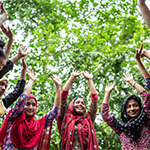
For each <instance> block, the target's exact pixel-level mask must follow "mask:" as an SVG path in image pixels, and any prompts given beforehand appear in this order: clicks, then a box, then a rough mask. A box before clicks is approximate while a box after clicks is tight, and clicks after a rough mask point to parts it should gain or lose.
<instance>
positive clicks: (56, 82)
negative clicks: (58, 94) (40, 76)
mask: <svg viewBox="0 0 150 150" xmlns="http://www.w3.org/2000/svg"><path fill="white" fill-rule="evenodd" d="M51 78H52V80H53V81H54V83H55V85H56V86H61V79H59V77H58V76H57V75H52V76H51Z"/></svg>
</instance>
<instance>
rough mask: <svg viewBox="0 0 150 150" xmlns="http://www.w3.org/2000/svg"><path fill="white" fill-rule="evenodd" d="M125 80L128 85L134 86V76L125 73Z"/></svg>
mask: <svg viewBox="0 0 150 150" xmlns="http://www.w3.org/2000/svg"><path fill="white" fill-rule="evenodd" d="M123 79H124V81H126V82H128V83H130V84H132V83H133V81H134V80H133V76H132V75H130V74H129V73H127V72H126V73H125V75H124V77H123Z"/></svg>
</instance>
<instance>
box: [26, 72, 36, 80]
mask: <svg viewBox="0 0 150 150" xmlns="http://www.w3.org/2000/svg"><path fill="white" fill-rule="evenodd" d="M27 73H28V76H29V79H30V80H32V81H33V82H35V81H36V80H37V76H35V75H34V71H33V70H31V69H28V70H27Z"/></svg>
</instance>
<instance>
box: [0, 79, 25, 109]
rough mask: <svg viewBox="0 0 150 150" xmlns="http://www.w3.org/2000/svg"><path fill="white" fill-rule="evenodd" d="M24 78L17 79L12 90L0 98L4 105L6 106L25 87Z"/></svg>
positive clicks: (15, 98)
mask: <svg viewBox="0 0 150 150" xmlns="http://www.w3.org/2000/svg"><path fill="white" fill-rule="evenodd" d="M25 83H26V81H25V80H23V79H22V80H18V82H17V85H16V87H15V88H14V90H13V91H12V92H11V93H9V94H8V95H7V96H6V97H5V98H3V99H2V101H3V103H4V106H5V107H6V108H8V107H9V106H10V105H11V104H12V103H13V102H14V101H15V100H17V98H18V97H19V96H20V95H21V93H22V92H23V90H24V87H25Z"/></svg>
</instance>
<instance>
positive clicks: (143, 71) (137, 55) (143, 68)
mask: <svg viewBox="0 0 150 150" xmlns="http://www.w3.org/2000/svg"><path fill="white" fill-rule="evenodd" d="M142 50H143V43H142V44H141V48H140V50H139V51H138V49H136V54H135V59H136V61H137V64H138V66H139V69H140V70H141V73H142V75H143V77H144V78H145V79H147V78H150V73H149V72H148V71H147V70H146V68H145V67H144V65H143V63H142V61H141V59H140V58H141V56H143V54H142Z"/></svg>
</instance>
